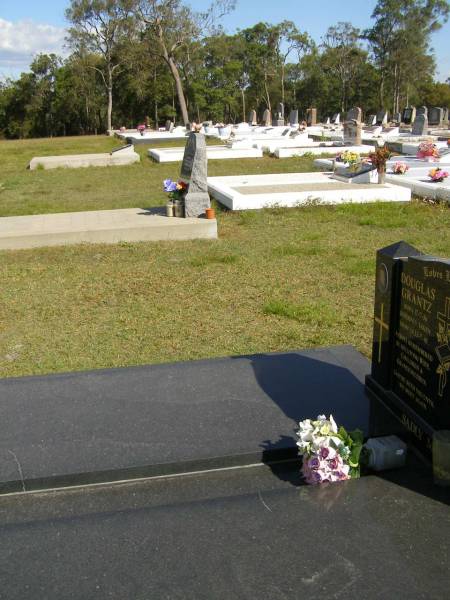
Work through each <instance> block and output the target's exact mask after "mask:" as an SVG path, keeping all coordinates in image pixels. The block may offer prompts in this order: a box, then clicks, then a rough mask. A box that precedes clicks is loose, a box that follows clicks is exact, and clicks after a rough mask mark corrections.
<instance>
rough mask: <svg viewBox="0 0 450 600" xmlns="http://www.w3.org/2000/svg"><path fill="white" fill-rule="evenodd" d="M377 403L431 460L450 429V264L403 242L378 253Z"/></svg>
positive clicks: (370, 380) (370, 384)
mask: <svg viewBox="0 0 450 600" xmlns="http://www.w3.org/2000/svg"><path fill="white" fill-rule="evenodd" d="M366 384H367V389H368V390H369V392H370V393H371V395H372V398H376V399H378V400H380V401H381V402H382V403H383V404H384V405H385V406H387V408H388V409H389V410H390V411H391V412H392V413H394V415H395V416H396V417H397V419H398V420H399V421H400V423H401V424H402V426H403V428H405V430H406V431H407V432H408V434H409V437H410V438H411V440H412V441H413V442H414V443H415V444H416V445H417V446H418V448H419V449H420V450H421V451H422V453H424V454H425V455H429V454H430V451H431V439H432V435H433V432H434V431H436V430H439V429H450V260H445V259H441V258H436V257H434V256H426V255H423V254H421V253H420V252H419V251H418V250H416V249H415V248H413V247H412V246H410V245H409V244H406V243H405V242H399V243H398V244H394V245H392V246H389V247H387V248H383V249H382V250H380V251H379V252H378V254H377V276H376V290H375V320H374V336H373V350H372V372H371V375H369V376H368V377H367V380H366Z"/></svg>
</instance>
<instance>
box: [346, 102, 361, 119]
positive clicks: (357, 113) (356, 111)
mask: <svg viewBox="0 0 450 600" xmlns="http://www.w3.org/2000/svg"><path fill="white" fill-rule="evenodd" d="M361 119H362V110H361V109H360V108H359V106H355V107H354V108H351V109H350V110H349V111H348V113H347V119H346V120H347V121H352V120H353V121H358V122H361Z"/></svg>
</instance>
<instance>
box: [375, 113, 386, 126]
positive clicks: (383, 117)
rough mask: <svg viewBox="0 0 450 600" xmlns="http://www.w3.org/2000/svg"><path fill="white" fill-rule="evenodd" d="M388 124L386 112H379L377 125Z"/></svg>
mask: <svg viewBox="0 0 450 600" xmlns="http://www.w3.org/2000/svg"><path fill="white" fill-rule="evenodd" d="M387 122H388V114H387V112H386V111H385V110H379V111H378V112H377V122H376V124H377V125H387Z"/></svg>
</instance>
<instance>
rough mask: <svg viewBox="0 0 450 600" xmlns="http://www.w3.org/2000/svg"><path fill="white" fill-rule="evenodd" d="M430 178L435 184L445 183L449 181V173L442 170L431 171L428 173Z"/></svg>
mask: <svg viewBox="0 0 450 600" xmlns="http://www.w3.org/2000/svg"><path fill="white" fill-rule="evenodd" d="M428 177H431V181H433V182H435V183H439V182H441V181H444V179H447V177H448V172H447V171H443V170H442V169H437V168H436V169H431V171H429V173H428Z"/></svg>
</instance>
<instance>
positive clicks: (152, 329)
mask: <svg viewBox="0 0 450 600" xmlns="http://www.w3.org/2000/svg"><path fill="white" fill-rule="evenodd" d="M115 143H116V142H114V141H113V140H109V139H107V138H90V139H89V140H86V139H79V140H68V139H66V140H52V141H46V140H37V141H30V142H2V143H0V154H1V155H2V158H1V159H0V160H3V157H4V156H5V152H6V151H5V146H8V145H10V147H11V148H13V149H15V150H14V152H15V153H16V156H15V158H14V159H13V157H12V156H11V157H10V158H9V159H8V160H9V162H8V161H7V162H6V166H5V167H4V168H3V167H2V175H1V178H2V181H3V182H4V183H6V187H7V189H6V191H5V192H3V193H1V194H0V206H1V207H2V211H3V212H2V214H19V212H20V211H19V209H21V211H22V212H23V213H26V212H28V213H30V212H33V211H31V210H26V208H27V207H29V206H33V207H34V208H36V210H38V209H39V211H42V210H43V208H44V207H45V206H48V209H49V210H52V209H53V208H54V207H55V205H57V206H58V210H78V209H80V208H86V207H89V208H92V209H98V208H108V207H109V208H113V207H117V206H120V207H123V206H139V205H147V206H150V203H152V204H158V203H161V202H162V201H163V200H164V195H163V194H161V193H160V191H159V188H160V182H161V180H162V179H163V178H164V177H166V176H168V175H175V176H176V174H177V173H178V167H179V165H177V164H176V163H174V164H172V165H165V166H161V165H156V164H154V163H151V162H150V161H147V160H143V162H142V164H141V165H138V166H136V167H130V168H128V167H123V168H119V167H115V168H112V169H86V170H76V171H71V172H69V171H61V170H58V171H49V172H45V171H37V172H33V173H30V172H28V171H26V170H25V166H24V165H26V164H27V161H28V160H29V158H31V156H34V155H38V154H44V153H47V154H49V153H58V152H60V151H62V149H63V148H64V149H65V150H66V151H67V152H66V153H72V152H78V151H80V152H81V151H86V152H87V151H95V150H97V149H98V150H99V151H101V150H104V149H105V148H106V147H107V146H108V145H110V146H113V145H114V144H115ZM83 144H85V145H84V146H83ZM19 148H20V149H21V151H20V152H19ZM82 149H83V150H82ZM308 160H309V159H305V160H304V161H299V160H298V159H292V160H286V161H284V160H283V161H279V160H275V159H269V158H265V159H263V160H260V161H256V160H255V161H252V160H247V161H244V160H240V161H236V163H235V161H222V162H213V161H211V163H210V172H211V173H214V174H219V173H229V174H237V173H246V172H255V171H256V169H260V171H261V172H283V171H285V172H288V171H294V170H296V169H302V170H304V169H305V168H306V167H307V162H308ZM14 162H15V164H16V167H15V168H14V164H13V163H14ZM233 163H234V164H233ZM19 164H20V169H18V166H17V165H19ZM2 165H3V162H2ZM136 173H137V174H138V176H135V174H136ZM35 176H36V177H35ZM116 179H117V181H116ZM77 180H78V181H77ZM13 181H16V182H17V186H16V188H15V189H13V187H11V183H12V182H13ZM52 182H53V183H54V185H55V186H57V187H58V190H59V192H58V193H56V192H55V190H54V189H52V186H51V185H50V184H51V183H52ZM119 183H120V186H119ZM78 188H80V189H83V190H84V191H83V192H82V193H81V192H80V193H78ZM142 188H144V189H142ZM37 189H42V192H43V194H42V197H40V198H39V197H34V196H35V192H36V190H37ZM27 190H28V191H27ZM152 190H153V191H152ZM44 192H45V194H46V196H45V195H44ZM5 198H7V199H8V198H9V204H8V201H7V202H6V203H5V201H4V199H5ZM136 198H140V200H141V201H140V202H137V201H136ZM145 200H147V202H145ZM83 203H85V204H83ZM36 210H35V211H34V212H36ZM218 221H219V235H220V239H219V240H217V241H204V240H203V241H202V240H199V241H193V242H179V243H175V242H165V243H158V244H151V243H141V244H119V245H115V246H109V245H92V246H89V245H82V246H71V247H61V248H43V249H37V250H23V251H16V252H10V251H8V252H0V376H16V375H25V374H32V373H49V372H56V371H70V370H80V369H93V368H101V367H113V366H124V365H132V364H144V363H155V362H166V361H175V360H190V359H197V358H203V357H213V356H225V355H235V354H246V353H253V352H271V351H281V350H289V349H294V348H306V347H312V346H321V345H329V344H353V345H354V346H356V347H357V348H358V349H359V350H360V351H362V352H363V353H364V354H366V355H367V356H369V355H370V346H371V336H372V310H373V293H374V266H375V252H376V250H377V248H380V247H382V246H385V245H387V244H390V243H393V242H395V241H398V240H400V239H404V240H407V241H408V242H410V243H412V244H414V245H416V246H418V247H419V248H420V249H421V250H423V251H425V252H429V253H435V254H438V255H441V256H450V234H449V231H450V210H449V209H448V208H447V207H444V206H427V205H424V204H419V203H411V204H408V205H395V204H393V205H388V204H373V205H347V206H340V207H334V208H333V207H314V206H310V207H307V208H295V209H272V210H263V211H255V212H251V211H248V212H243V213H230V212H225V211H223V212H222V211H220V212H219V214H218Z"/></svg>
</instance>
